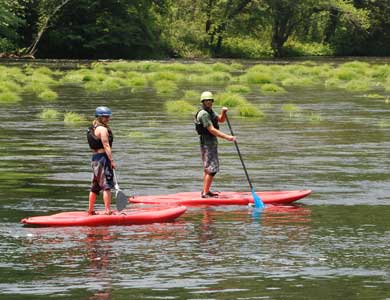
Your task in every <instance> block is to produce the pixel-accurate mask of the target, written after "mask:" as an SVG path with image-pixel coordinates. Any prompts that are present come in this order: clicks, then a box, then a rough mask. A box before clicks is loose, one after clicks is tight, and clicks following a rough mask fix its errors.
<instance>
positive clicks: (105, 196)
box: [103, 190, 111, 214]
mask: <svg viewBox="0 0 390 300" xmlns="http://www.w3.org/2000/svg"><path fill="white" fill-rule="evenodd" d="M103 201H104V208H105V211H104V213H106V214H111V190H105V191H103Z"/></svg>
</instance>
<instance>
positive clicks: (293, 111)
mask: <svg viewBox="0 0 390 300" xmlns="http://www.w3.org/2000/svg"><path fill="white" fill-rule="evenodd" d="M282 111H283V112H285V113H287V114H288V115H289V117H290V118H292V117H294V116H296V115H297V114H298V113H299V112H300V111H301V109H300V108H299V107H298V106H297V105H295V104H291V103H287V104H283V105H282Z"/></svg>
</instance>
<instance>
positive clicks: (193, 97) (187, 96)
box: [182, 90, 201, 103]
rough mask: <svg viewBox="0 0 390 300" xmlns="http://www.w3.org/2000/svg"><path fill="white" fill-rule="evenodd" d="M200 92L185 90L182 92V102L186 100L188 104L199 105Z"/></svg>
mask: <svg viewBox="0 0 390 300" xmlns="http://www.w3.org/2000/svg"><path fill="white" fill-rule="evenodd" d="M200 95H201V93H200V92H197V91H194V90H186V91H184V96H183V97H182V98H183V100H188V101H189V102H195V103H200V102H199V101H200Z"/></svg>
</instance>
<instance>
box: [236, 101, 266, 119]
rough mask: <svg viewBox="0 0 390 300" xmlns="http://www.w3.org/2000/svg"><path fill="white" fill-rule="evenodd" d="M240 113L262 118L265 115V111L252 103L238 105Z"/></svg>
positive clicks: (242, 115) (244, 115)
mask: <svg viewBox="0 0 390 300" xmlns="http://www.w3.org/2000/svg"><path fill="white" fill-rule="evenodd" d="M238 114H239V115H240V116H241V117H250V118H261V117H264V112H262V111H261V110H260V109H258V108H257V107H255V106H254V105H253V104H251V103H245V104H243V105H240V106H238Z"/></svg>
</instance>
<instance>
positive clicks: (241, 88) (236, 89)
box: [226, 84, 251, 94]
mask: <svg viewBox="0 0 390 300" xmlns="http://www.w3.org/2000/svg"><path fill="white" fill-rule="evenodd" d="M226 91H227V92H229V93H238V94H247V93H250V91H251V88H250V87H249V86H246V85H242V84H232V85H228V86H227V87H226Z"/></svg>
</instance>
